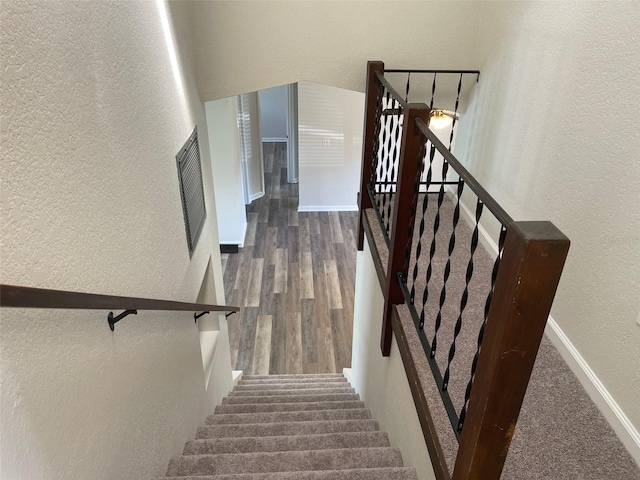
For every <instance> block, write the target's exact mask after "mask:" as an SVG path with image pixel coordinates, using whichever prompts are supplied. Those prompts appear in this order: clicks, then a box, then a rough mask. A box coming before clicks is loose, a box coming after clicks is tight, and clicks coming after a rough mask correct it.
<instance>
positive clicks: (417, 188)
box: [402, 135, 427, 305]
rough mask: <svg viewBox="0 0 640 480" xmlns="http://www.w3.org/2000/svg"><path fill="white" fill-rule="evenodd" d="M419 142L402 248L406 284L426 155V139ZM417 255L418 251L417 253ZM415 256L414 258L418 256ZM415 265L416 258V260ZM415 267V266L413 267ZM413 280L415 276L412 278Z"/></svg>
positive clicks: (403, 276)
mask: <svg viewBox="0 0 640 480" xmlns="http://www.w3.org/2000/svg"><path fill="white" fill-rule="evenodd" d="M420 143H421V144H422V146H421V147H420V151H419V153H418V158H417V159H416V163H417V165H418V168H417V169H416V172H418V173H416V178H415V181H414V182H413V198H412V200H411V212H410V218H409V235H408V236H407V246H406V247H405V249H404V266H403V268H402V280H403V281H404V284H405V285H406V284H407V279H408V278H409V263H410V261H411V248H410V245H411V243H412V240H413V229H414V225H415V221H416V208H417V206H418V199H417V197H418V192H419V191H420V179H421V178H422V173H423V172H424V164H425V162H424V159H425V157H426V151H425V150H426V147H427V139H426V138H425V137H423V136H422V135H420ZM417 255H418V257H419V256H420V253H418V254H417ZM418 257H416V258H418ZM416 266H417V260H416ZM414 268H415V267H414ZM414 282H415V278H414ZM411 305H413V296H412V297H411Z"/></svg>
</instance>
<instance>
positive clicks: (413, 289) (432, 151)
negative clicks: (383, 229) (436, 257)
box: [410, 144, 436, 305]
mask: <svg viewBox="0 0 640 480" xmlns="http://www.w3.org/2000/svg"><path fill="white" fill-rule="evenodd" d="M429 150H430V152H429V167H428V168H427V178H426V181H427V189H426V192H425V194H424V198H423V199H422V218H421V219H420V229H419V232H420V233H419V235H418V245H417V246H416V263H415V265H414V266H413V283H412V285H411V293H410V299H411V302H410V303H411V305H413V303H414V301H415V296H416V279H417V278H418V264H419V260H420V255H421V253H422V235H423V234H424V226H425V224H424V216H425V214H426V212H427V208H428V205H429V185H430V184H431V176H432V167H433V159H434V156H435V154H436V147H435V145H433V144H431V148H430V149H429Z"/></svg>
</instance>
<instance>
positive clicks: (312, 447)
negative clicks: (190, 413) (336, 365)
mask: <svg viewBox="0 0 640 480" xmlns="http://www.w3.org/2000/svg"><path fill="white" fill-rule="evenodd" d="M163 478H164V479H165V480H167V479H169V480H170V479H173V480H418V477H417V475H416V472H415V469H414V468H403V465H402V456H401V454H400V451H399V450H398V449H395V448H391V446H390V443H389V437H388V435H387V434H386V433H385V432H381V431H380V430H379V426H378V422H376V421H375V420H373V419H372V418H371V412H370V411H369V410H368V409H367V408H366V407H365V405H364V402H362V401H360V397H359V395H358V394H357V393H355V390H354V389H353V388H351V385H350V384H349V383H348V382H347V381H346V379H345V378H344V376H342V375H335V374H328V375H326V374H322V375H315V374H311V375H278V376H244V377H243V378H242V380H241V381H240V382H239V383H238V384H237V385H236V386H235V387H234V389H233V391H232V392H230V393H229V395H228V396H226V397H225V398H224V399H223V400H222V404H221V405H218V406H217V407H216V408H215V411H214V414H213V415H210V416H209V417H207V419H206V424H205V425H204V426H201V427H198V430H197V432H196V439H195V440H192V441H190V442H187V443H186V445H185V447H184V450H183V455H182V456H176V457H173V458H172V459H171V461H170V462H169V468H168V470H167V477H163Z"/></svg>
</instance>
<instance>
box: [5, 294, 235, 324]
mask: <svg viewBox="0 0 640 480" xmlns="http://www.w3.org/2000/svg"><path fill="white" fill-rule="evenodd" d="M0 307H13V308H52V309H70V310H110V309H113V310H125V313H126V312H128V313H127V315H128V314H129V313H134V314H135V313H137V311H138V310H165V311H183V312H189V311H191V312H206V313H209V312H220V313H225V312H227V316H228V315H230V314H231V313H234V312H239V311H240V307H235V306H231V305H212V304H208V303H191V302H179V301H175V300H159V299H155V298H139V297H123V296H117V295H101V294H96V293H83V292H74V291H68V290H52V289H47V288H35V287H24V286H18V285H5V284H0ZM124 316H126V315H124V314H121V315H119V316H118V317H120V318H118V317H113V314H112V312H110V313H109V315H108V321H109V327H110V328H111V330H113V325H114V324H115V323H116V322H118V321H119V320H120V319H121V318H124ZM199 316H202V313H201V314H200V315H196V314H195V313H194V318H195V319H196V320H197V318H198V317H199Z"/></svg>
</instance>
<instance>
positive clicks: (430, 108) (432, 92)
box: [429, 73, 438, 110]
mask: <svg viewBox="0 0 640 480" xmlns="http://www.w3.org/2000/svg"><path fill="white" fill-rule="evenodd" d="M436 75H438V74H437V73H434V74H433V84H432V85H431V102H430V103H429V110H433V97H434V96H435V94H436Z"/></svg>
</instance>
